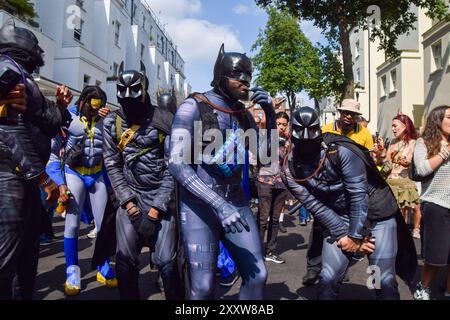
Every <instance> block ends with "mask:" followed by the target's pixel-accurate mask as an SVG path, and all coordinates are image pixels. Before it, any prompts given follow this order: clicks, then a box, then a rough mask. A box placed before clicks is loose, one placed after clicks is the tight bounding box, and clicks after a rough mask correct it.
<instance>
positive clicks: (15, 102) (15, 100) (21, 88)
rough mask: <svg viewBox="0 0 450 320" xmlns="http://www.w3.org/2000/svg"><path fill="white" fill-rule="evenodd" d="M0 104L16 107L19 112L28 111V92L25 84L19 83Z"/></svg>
mask: <svg viewBox="0 0 450 320" xmlns="http://www.w3.org/2000/svg"><path fill="white" fill-rule="evenodd" d="M0 105H6V106H8V107H11V108H13V109H15V110H16V111H17V112H19V113H24V112H25V111H27V94H26V92H25V85H24V84H18V85H17V86H15V88H14V89H13V91H11V92H10V93H9V95H8V96H7V97H6V98H5V99H4V100H0Z"/></svg>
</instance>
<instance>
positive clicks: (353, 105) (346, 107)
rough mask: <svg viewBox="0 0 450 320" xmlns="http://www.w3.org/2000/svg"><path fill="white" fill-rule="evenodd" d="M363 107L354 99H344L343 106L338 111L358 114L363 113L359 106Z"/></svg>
mask: <svg viewBox="0 0 450 320" xmlns="http://www.w3.org/2000/svg"><path fill="white" fill-rule="evenodd" d="M360 107H361V105H360V103H359V102H358V101H356V100H354V99H344V100H342V103H341V106H340V107H339V108H337V109H338V111H341V110H342V111H349V112H354V113H357V114H362V112H361V111H359V108H360Z"/></svg>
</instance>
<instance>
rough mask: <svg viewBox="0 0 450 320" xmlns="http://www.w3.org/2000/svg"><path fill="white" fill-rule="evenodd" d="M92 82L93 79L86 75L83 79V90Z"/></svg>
mask: <svg viewBox="0 0 450 320" xmlns="http://www.w3.org/2000/svg"><path fill="white" fill-rule="evenodd" d="M90 82H91V77H89V76H88V75H84V77H83V88H84V87H86V86H88V85H89V83H90Z"/></svg>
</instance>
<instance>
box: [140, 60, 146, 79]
mask: <svg viewBox="0 0 450 320" xmlns="http://www.w3.org/2000/svg"><path fill="white" fill-rule="evenodd" d="M141 73H142V74H143V75H144V76H145V75H146V74H147V69H146V68H145V64H143V63H142V61H141Z"/></svg>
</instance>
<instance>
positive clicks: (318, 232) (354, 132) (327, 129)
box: [302, 99, 374, 286]
mask: <svg viewBox="0 0 450 320" xmlns="http://www.w3.org/2000/svg"><path fill="white" fill-rule="evenodd" d="M360 108H361V105H360V103H359V102H358V101H356V100H354V99H344V100H342V102H341V104H340V106H339V107H338V108H337V110H338V111H339V118H338V119H337V120H336V121H333V122H331V123H328V124H326V125H324V126H323V128H322V133H335V134H340V135H343V136H346V137H347V138H349V139H351V140H353V141H355V142H356V143H358V144H360V145H362V146H364V147H366V148H367V149H369V150H372V149H373V148H374V143H373V139H372V135H371V134H370V131H369V129H367V128H366V127H364V126H362V125H361V124H360V123H358V120H359V118H360V116H361V115H362V113H361V111H360ZM322 229H323V228H322V226H321V225H320V223H319V222H318V221H314V222H313V226H312V231H311V233H310V236H309V240H308V252H307V261H306V269H307V272H306V275H305V276H304V277H303V279H302V282H303V284H304V285H305V286H311V285H313V284H315V283H317V281H318V280H319V274H320V270H321V268H322V242H323V236H322V233H323V230H322ZM348 280H349V278H348V275H346V276H345V277H344V280H343V281H344V282H346V281H348Z"/></svg>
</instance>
